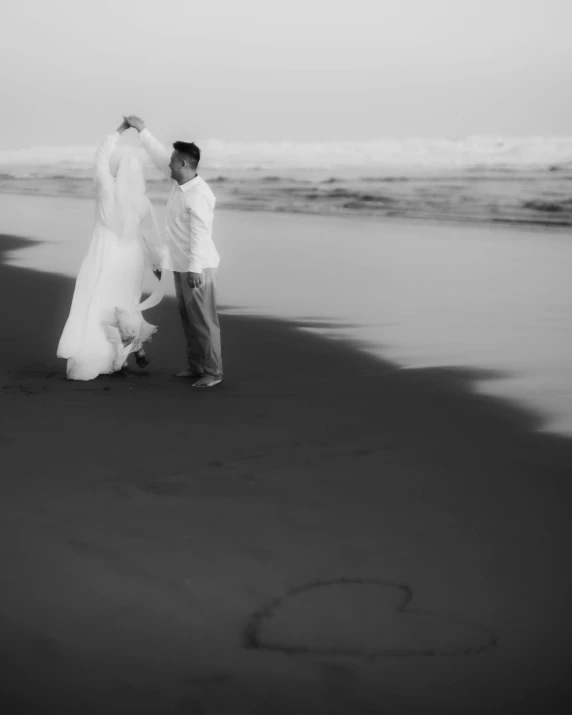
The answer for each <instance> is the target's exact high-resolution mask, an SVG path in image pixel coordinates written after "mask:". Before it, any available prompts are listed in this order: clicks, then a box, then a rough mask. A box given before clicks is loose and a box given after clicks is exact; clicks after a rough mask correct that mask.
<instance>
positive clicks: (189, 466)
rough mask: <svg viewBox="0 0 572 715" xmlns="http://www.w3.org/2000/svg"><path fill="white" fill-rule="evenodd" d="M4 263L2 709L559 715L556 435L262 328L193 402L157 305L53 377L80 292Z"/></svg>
mask: <svg viewBox="0 0 572 715" xmlns="http://www.w3.org/2000/svg"><path fill="white" fill-rule="evenodd" d="M0 238H1V242H0V245H1V246H2V248H3V249H4V250H11V249H14V248H17V247H19V246H23V245H25V243H24V242H23V240H22V239H19V238H14V237H10V236H2V237H0ZM0 270H1V281H0V299H1V300H2V302H3V306H4V310H3V315H4V320H3V326H2V331H1V336H0V340H1V350H0V391H1V392H0V413H1V416H2V431H1V434H0V445H1V450H2V464H3V470H2V473H3V476H2V480H1V482H0V486H1V489H2V499H1V502H0V510H1V518H0V525H1V528H2V530H3V534H2V539H1V540H0V544H1V546H0V549H1V551H2V562H1V564H2V574H3V582H4V586H3V589H2V592H1V595H0V603H1V606H2V608H1V611H0V613H1V616H0V617H1V619H2V627H1V631H2V640H1V642H0V658H1V660H2V696H1V700H0V703H1V708H0V710H1V712H3V713H61V712H76V713H159V712H160V713H261V714H262V713H361V712H363V713H382V712H385V713H443V712H449V713H483V712H484V713H536V712H545V713H565V712H568V711H569V703H570V702H571V698H572V684H571V683H570V679H569V676H568V670H569V667H568V663H569V660H570V642H571V636H572V612H571V609H570V604H569V592H570V582H571V579H570V576H569V546H568V545H569V543H570V542H571V538H572V524H571V522H570V518H569V501H570V495H571V491H572V489H571V486H570V475H571V473H572V469H571V467H572V443H571V442H570V440H569V439H566V438H562V437H558V436H553V435H546V434H541V433H538V432H536V428H537V427H538V426H539V419H538V418H537V417H536V416H535V415H534V414H532V413H529V412H525V411H524V410H521V409H517V408H515V407H512V406H508V405H507V404H505V403H503V402H501V401H500V400H496V399H493V398H490V397H485V396H482V395H477V394H475V393H474V392H473V390H472V385H473V384H474V381H475V379H476V378H477V377H478V376H477V375H476V374H472V373H470V372H469V371H460V370H448V369H426V370H422V369H420V370H400V369H398V368H397V367H396V366H394V365H392V364H391V363H388V362H384V361H382V360H379V359H377V358H375V357H373V356H368V355H366V354H364V353H362V352H360V351H358V350H356V349H355V347H353V346H352V345H350V344H347V343H345V342H343V341H332V340H326V339H324V338H322V337H320V336H318V335H314V334H310V333H307V332H303V331H301V330H299V329H298V327H297V326H296V325H295V324H293V323H289V322H287V321H280V320H272V319H268V318H255V317H244V316H236V315H223V316H222V329H223V340H224V347H223V349H224V357H225V368H226V379H225V382H224V383H223V384H222V385H221V386H220V387H218V388H216V389H214V390H210V391H204V392H198V391H194V390H192V388H191V387H190V385H189V384H186V383H181V382H180V381H178V380H176V379H175V378H173V377H171V374H172V372H174V371H175V370H177V369H180V368H181V366H182V363H183V358H184V346H183V338H182V331H181V330H180V328H179V325H178V316H177V313H176V309H175V306H174V304H173V302H172V301H171V300H165V301H164V302H163V303H162V304H161V305H160V306H158V307H157V308H155V309H153V310H152V311H150V312H149V320H150V322H152V323H154V324H157V325H159V326H160V330H159V333H158V335H157V337H156V339H155V341H154V342H153V343H152V344H151V346H150V348H149V354H150V357H151V359H152V363H151V365H150V367H149V370H148V371H147V374H141V375H137V376H133V377H105V378H99V379H98V380H96V381H93V382H91V383H85V384H84V383H69V382H67V381H66V380H65V379H64V365H63V362H62V361H58V360H57V358H56V357H55V347H56V345H57V340H58V338H59V334H60V332H61V328H62V326H63V323H64V321H65V317H66V315H67V310H68V307H69V301H70V299H71V294H72V291H73V282H72V281H70V280H69V279H66V278H63V277H60V276H56V275H50V274H45V273H37V272H34V271H28V270H25V269H22V268H16V267H7V266H2V267H1V269H0ZM305 325H306V326H307V323H305ZM305 598H306V600H304V599H305Z"/></svg>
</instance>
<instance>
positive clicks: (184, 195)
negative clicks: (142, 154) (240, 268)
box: [139, 129, 220, 273]
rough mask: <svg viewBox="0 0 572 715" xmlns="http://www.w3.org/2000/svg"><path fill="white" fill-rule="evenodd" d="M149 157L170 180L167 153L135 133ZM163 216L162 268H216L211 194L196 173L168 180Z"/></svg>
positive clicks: (148, 135) (150, 138)
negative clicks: (181, 181)
mask: <svg viewBox="0 0 572 715" xmlns="http://www.w3.org/2000/svg"><path fill="white" fill-rule="evenodd" d="M139 137H140V138H141V142H142V143H143V146H144V147H145V149H146V151H147V153H148V154H149V157H150V158H151V160H152V161H153V163H154V164H155V166H157V168H158V169H160V170H161V171H162V172H163V174H164V175H165V176H166V177H167V178H168V179H170V178H171V170H170V169H169V162H170V159H171V154H170V152H168V151H167V149H165V147H164V146H163V145H162V144H161V143H160V142H159V141H157V139H155V137H154V136H153V135H152V134H151V132H150V131H149V130H148V129H143V131H141V132H139ZM171 181H172V188H171V193H170V194H169V198H168V199H167V210H166V214H165V236H166V241H165V243H166V249H167V250H166V258H165V263H164V267H165V268H167V269H169V270H172V271H178V272H180V273H186V272H191V273H202V272H203V269H205V268H216V267H217V266H218V265H219V263H220V256H219V254H218V251H217V250H216V247H215V245H214V243H213V240H212V225H213V214H214V207H215V203H216V199H215V195H214V194H213V192H212V191H211V190H210V188H209V186H208V184H207V183H206V181H204V179H202V178H201V177H200V176H199V175H198V174H197V176H195V178H194V179H191V180H190V181H187V182H186V183H185V184H178V183H177V182H176V181H174V180H173V179H171Z"/></svg>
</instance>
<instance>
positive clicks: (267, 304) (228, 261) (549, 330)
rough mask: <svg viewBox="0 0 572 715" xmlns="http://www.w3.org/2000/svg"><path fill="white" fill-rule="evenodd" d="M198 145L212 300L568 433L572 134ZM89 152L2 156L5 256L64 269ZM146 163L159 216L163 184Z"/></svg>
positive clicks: (67, 270)
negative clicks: (19, 247)
mask: <svg viewBox="0 0 572 715" xmlns="http://www.w3.org/2000/svg"><path fill="white" fill-rule="evenodd" d="M204 146H205V149H204V151H203V155H204V159H205V161H204V165H203V166H202V167H201V173H202V175H203V176H204V177H205V178H206V179H207V181H209V183H210V184H211V186H212V188H213V190H214V192H215V194H216V196H217V207H218V208H217V213H216V217H215V229H214V238H215V242H216V244H217V247H218V248H219V251H220V253H221V256H222V263H221V268H220V275H219V300H220V303H221V306H222V309H223V310H224V311H239V312H243V313H250V314H258V315H268V316H274V317H279V318H284V319H287V320H294V321H296V322H297V323H298V324H299V326H300V327H301V329H303V330H310V331H315V332H318V333H319V334H321V335H323V336H325V337H327V338H328V339H332V340H336V339H343V340H349V341H351V342H352V343H353V344H354V345H355V346H356V349H360V350H365V351H367V352H370V353H372V354H375V355H377V356H379V357H382V358H387V359H390V360H393V361H394V362H396V363H397V364H399V365H401V366H402V367H403V369H409V370H415V369H439V368H440V367H446V368H451V367H454V368H458V369H459V370H460V371H463V372H464V373H467V374H471V375H473V376H474V389H475V390H476V391H479V392H484V393H486V394H490V395H494V396H496V397H500V398H503V399H505V400H509V401H512V402H515V403H516V404H519V405H522V406H525V407H526V408H529V409H532V410H534V411H535V412H536V413H537V414H538V415H539V416H540V419H541V425H540V428H541V429H544V430H548V431H552V432H556V433H560V434H565V435H570V434H572V360H571V357H572V332H571V331H570V322H571V318H572V290H571V289H570V274H571V269H572V241H571V240H570V235H569V232H568V229H567V227H568V225H569V223H570V221H571V219H572V200H571V199H570V198H569V196H568V191H569V188H570V187H572V183H571V179H572V139H559V140H550V141H549V140H543V139H538V140H532V139H530V140H526V141H525V140H522V141H520V143H519V141H517V140H511V141H507V140H503V142H502V143H501V140H496V141H492V140H486V141H485V140H484V139H483V140H472V141H468V140H467V141H465V142H464V143H463V142H457V143H453V142H449V143H441V144H439V143H436V144H434V145H430V144H427V143H425V144H423V143H421V142H419V143H417V144H415V143H414V142H411V143H410V144H409V145H407V147H405V148H404V146H403V145H401V148H400V146H399V144H398V143H394V144H393V145H391V144H390V143H388V142H386V143H383V142H380V143H375V142H372V143H369V144H368V143H364V144H362V145H356V144H347V145H341V144H340V145H327V144H323V145H304V146H302V145H292V144H283V145H271V146H270V145H266V146H262V145H232V146H231V145H224V144H222V143H218V144H217V143H211V144H209V143H205V144H204ZM391 146H393V151H394V154H393V159H392V161H390V148H391ZM344 147H345V149H344ZM396 147H397V148H396ZM93 149H94V148H93V147H86V148H84V149H83V150H82V151H83V153H82V151H79V150H78V149H77V148H69V149H61V148H60V149H57V150H56V149H49V150H48V149H46V148H43V149H42V148H37V149H36V150H27V151H26V152H20V153H18V152H0V172H3V173H2V177H3V178H2V179H1V180H0V232H1V233H5V234H14V235H19V236H25V237H29V238H36V239H38V240H39V241H40V243H38V244H37V245H34V246H31V247H30V248H29V249H26V250H23V251H19V252H17V253H14V254H13V255H12V256H11V258H10V262H11V263H13V264H15V265H20V266H25V267H29V268H34V269H36V270H43V271H51V272H58V273H63V274H65V275H68V276H75V275H76V274H77V271H78V268H79V265H80V262H81V259H82V257H83V255H84V253H85V250H86V248H87V243H88V241H89V237H90V235H91V227H92V222H93V200H92V182H91V165H90V162H91V158H92V155H93ZM406 149H407V151H406ZM358 150H359V151H358ZM376 152H377V153H376ZM384 152H385V153H384ZM382 155H383V156H384V157H385V163H382V162H381V159H380V157H382ZM242 157H246V158H247V160H245V161H242ZM382 158H383V157H382ZM8 160H10V161H8ZM16 160H17V161H16ZM303 160H304V161H303ZM342 160H343V162H345V163H343V162H342ZM341 162H342V163H341ZM146 172H147V180H148V192H149V194H150V195H151V197H152V198H153V200H154V201H155V204H156V208H157V213H158V215H159V219H160V221H161V220H162V214H163V207H164V199H165V196H166V192H167V191H168V183H167V182H164V181H160V180H159V177H158V176H157V174H156V171H155V170H154V168H153V167H151V166H149V165H146ZM152 281H153V279H152V277H150V278H149V279H148V281H147V283H146V288H150V287H151V285H152ZM157 339H160V333H159V335H158V337H157ZM54 349H55V348H54ZM285 349H290V348H289V346H285ZM292 359H295V355H294V354H293V356H292ZM277 379H279V375H277ZM340 379H351V376H340ZM331 389H332V390H335V389H336V386H335V385H332V386H331ZM382 399H383V395H380V400H382Z"/></svg>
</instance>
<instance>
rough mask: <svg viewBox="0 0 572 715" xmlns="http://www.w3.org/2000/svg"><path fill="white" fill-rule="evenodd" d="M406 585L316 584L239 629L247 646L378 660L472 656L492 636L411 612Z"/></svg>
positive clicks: (360, 581) (485, 647)
mask: <svg viewBox="0 0 572 715" xmlns="http://www.w3.org/2000/svg"><path fill="white" fill-rule="evenodd" d="M412 597H413V594H412V591H411V589H410V588H409V586H407V585H406V584H400V583H392V582H389V581H380V580H376V579H337V580H333V581H322V582H317V583H313V584H309V585H307V586H303V587H300V588H297V589H293V590H292V591H290V592H288V593H287V594H286V595H285V596H283V597H282V598H277V599H276V600H274V601H271V602H269V603H267V604H265V605H264V606H262V608H260V609H258V610H257V611H256V612H255V613H253V614H252V616H251V617H250V619H249V622H248V624H247V627H246V629H245V633H244V637H245V643H244V644H245V647H247V648H258V649H266V650H273V651H279V652H282V653H307V654H325V655H346V656H354V657H365V658H376V657H383V656H431V655H470V654H475V653H483V652H485V651H488V650H490V649H491V648H494V647H495V646H496V644H497V638H496V636H495V634H494V633H492V632H491V631H490V630H489V629H487V628H485V627H484V626H482V625H480V624H478V623H470V622H468V621H463V620H460V619H457V618H454V617H452V616H449V615H447V614H441V613H436V612H431V611H421V610H417V609H409V608H408V605H409V603H410V601H411V599H412Z"/></svg>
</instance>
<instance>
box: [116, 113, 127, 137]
mask: <svg viewBox="0 0 572 715" xmlns="http://www.w3.org/2000/svg"><path fill="white" fill-rule="evenodd" d="M126 129H129V122H128V121H127V119H125V117H123V121H122V122H121V124H120V125H119V126H118V127H117V131H118V132H119V133H120V134H122V133H123V132H124V131H125V130H126Z"/></svg>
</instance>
